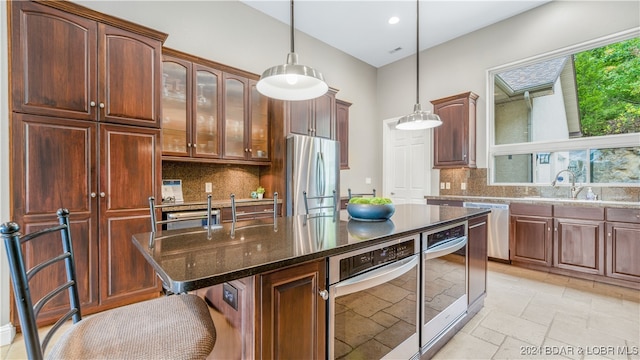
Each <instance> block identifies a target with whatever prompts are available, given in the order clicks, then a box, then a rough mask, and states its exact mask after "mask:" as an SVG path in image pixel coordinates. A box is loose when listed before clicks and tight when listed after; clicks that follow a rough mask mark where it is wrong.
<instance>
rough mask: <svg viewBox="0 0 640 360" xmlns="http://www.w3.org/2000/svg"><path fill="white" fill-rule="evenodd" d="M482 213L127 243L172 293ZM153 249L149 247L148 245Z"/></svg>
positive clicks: (321, 222)
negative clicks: (147, 263) (135, 248)
mask: <svg viewBox="0 0 640 360" xmlns="http://www.w3.org/2000/svg"><path fill="white" fill-rule="evenodd" d="M488 213H489V210H486V209H469V208H461V207H448V206H434V205H397V206H396V212H395V214H394V215H393V216H392V217H391V219H390V220H387V221H382V222H363V221H357V220H349V218H348V214H347V213H346V211H344V210H343V211H341V213H340V218H339V219H335V220H334V219H333V218H332V217H321V218H311V219H307V217H306V216H304V215H301V216H289V217H279V218H278V219H277V222H276V223H275V224H274V223H273V220H272V219H260V220H253V221H246V222H242V223H238V225H237V227H236V228H235V231H234V229H233V227H232V224H231V223H227V224H223V225H222V227H221V228H218V229H214V230H212V231H211V238H208V236H207V231H206V230H200V229H196V230H194V229H181V230H169V231H163V232H158V233H155V234H153V233H142V234H136V235H134V236H133V239H132V240H133V243H134V244H135V246H136V247H137V248H138V249H139V250H140V251H141V252H142V253H143V255H144V257H145V258H146V259H147V261H149V263H151V265H152V266H153V267H154V268H155V270H156V271H157V272H158V275H160V277H161V278H162V279H163V281H164V282H165V285H166V286H167V287H168V288H169V289H170V290H172V291H173V292H176V293H180V292H185V291H190V290H195V289H199V288H203V287H207V286H211V285H215V284H219V283H222V282H225V281H230V280H234V279H239V278H242V277H246V276H250V275H255V274H259V273H263V272H267V271H271V270H275V269H279V268H283V267H286V266H289V265H294V264H299V263H303V262H307V261H311V260H315V259H321V258H324V257H327V256H331V255H336V254H340V253H345V252H347V251H350V250H355V249H357V248H362V247H366V246H369V245H372V244H375V243H378V242H382V241H385V240H389V239H390V238H395V237H402V236H407V235H411V234H416V233H419V232H422V231H425V230H428V229H433V228H436V227H438V226H442V225H444V224H447V223H451V222H456V221H464V220H466V219H468V218H470V217H474V216H478V215H481V214H488ZM150 244H153V245H150Z"/></svg>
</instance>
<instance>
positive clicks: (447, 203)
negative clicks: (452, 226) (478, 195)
mask: <svg viewBox="0 0 640 360" xmlns="http://www.w3.org/2000/svg"><path fill="white" fill-rule="evenodd" d="M427 205H440V206H460V207H462V201H461V200H444V199H442V200H440V199H427Z"/></svg>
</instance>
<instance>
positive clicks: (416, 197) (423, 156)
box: [382, 119, 431, 204]
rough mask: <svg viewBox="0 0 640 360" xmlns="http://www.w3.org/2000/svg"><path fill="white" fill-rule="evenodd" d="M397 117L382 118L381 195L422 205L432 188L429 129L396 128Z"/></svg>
mask: <svg viewBox="0 0 640 360" xmlns="http://www.w3.org/2000/svg"><path fill="white" fill-rule="evenodd" d="M396 122H397V119H389V120H385V121H384V125H383V127H384V128H383V130H382V139H383V149H382V151H383V154H384V155H383V164H382V172H383V174H384V175H383V183H382V188H383V192H384V196H386V197H389V198H391V200H392V201H393V202H394V203H395V204H424V203H425V202H426V200H425V198H424V197H425V195H429V189H430V188H431V180H430V178H431V141H430V131H431V130H396V129H395V124H396Z"/></svg>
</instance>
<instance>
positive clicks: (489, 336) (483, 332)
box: [471, 326, 506, 346]
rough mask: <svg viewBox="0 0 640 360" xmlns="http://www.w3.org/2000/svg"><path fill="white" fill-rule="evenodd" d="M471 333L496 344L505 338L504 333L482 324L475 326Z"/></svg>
mask: <svg viewBox="0 0 640 360" xmlns="http://www.w3.org/2000/svg"><path fill="white" fill-rule="evenodd" d="M471 335H473V336H475V337H477V338H479V339H482V340H484V341H488V342H490V343H492V344H494V345H498V346H500V345H501V344H502V343H503V342H504V339H505V338H506V336H505V335H504V334H501V333H499V332H497V331H494V330H491V329H489V328H486V327H484V326H478V327H476V328H475V329H474V330H473V332H472V333H471Z"/></svg>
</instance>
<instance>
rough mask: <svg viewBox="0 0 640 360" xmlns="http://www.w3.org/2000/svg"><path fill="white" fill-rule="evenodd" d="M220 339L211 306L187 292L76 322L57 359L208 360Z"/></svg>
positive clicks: (51, 354) (56, 350)
mask: <svg viewBox="0 0 640 360" xmlns="http://www.w3.org/2000/svg"><path fill="white" fill-rule="evenodd" d="M215 342H216V329H215V327H214V325H213V320H212V319H211V316H210V314H209V310H208V308H207V304H206V303H205V302H204V300H202V298H200V297H198V296H196V295H190V294H184V295H173V296H167V297H161V298H158V299H154V300H149V301H144V302H141V303H137V304H133V305H128V306H124V307H121V308H117V309H113V310H109V311H106V312H103V313H99V314H96V315H92V316H90V317H87V318H86V319H83V320H82V321H80V322H78V323H77V324H75V325H73V326H72V327H71V328H70V329H69V330H68V331H67V332H65V333H64V335H63V336H62V337H61V338H60V340H58V341H57V342H56V343H55V344H54V347H53V348H51V351H50V352H49V354H48V356H47V357H48V358H52V359H204V358H206V357H207V355H209V353H210V352H211V350H212V349H213V346H214V344H215Z"/></svg>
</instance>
